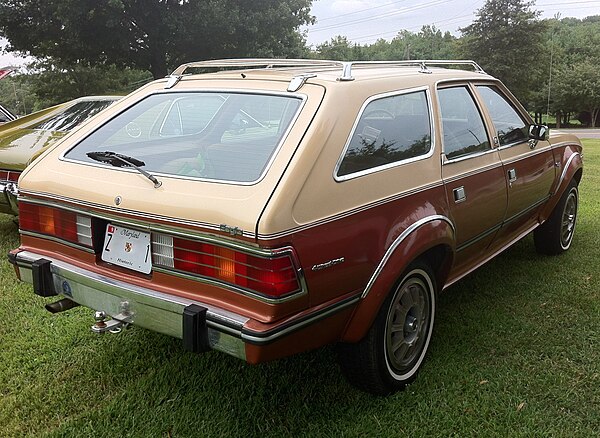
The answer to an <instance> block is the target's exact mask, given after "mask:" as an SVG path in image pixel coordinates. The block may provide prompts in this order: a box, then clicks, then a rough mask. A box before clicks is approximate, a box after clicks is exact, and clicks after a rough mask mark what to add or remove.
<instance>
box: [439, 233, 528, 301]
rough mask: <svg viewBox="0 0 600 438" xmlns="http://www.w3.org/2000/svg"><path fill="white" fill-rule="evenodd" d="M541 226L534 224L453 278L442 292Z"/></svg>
mask: <svg viewBox="0 0 600 438" xmlns="http://www.w3.org/2000/svg"><path fill="white" fill-rule="evenodd" d="M538 226H539V224H538V223H535V224H533V225H532V226H531V227H529V228H527V229H526V230H525V231H523V232H522V233H521V234H519V235H518V236H517V237H516V238H515V239H513V240H511V241H510V242H508V243H507V244H506V245H504V246H502V247H501V248H500V249H498V250H497V251H495V252H494V253H493V254H490V255H489V256H488V257H486V258H485V259H484V260H482V261H481V262H479V263H477V264H476V265H475V266H473V267H472V268H471V269H469V270H468V271H466V272H464V273H462V274H460V275H459V276H458V277H456V278H453V279H452V280H450V281H448V282H447V283H446V284H444V286H443V287H442V290H445V289H447V288H449V287H450V286H452V285H453V284H454V283H456V282H457V281H459V280H461V279H462V278H464V277H466V276H467V275H469V274H470V273H471V272H473V271H475V270H477V269H478V268H479V267H480V266H483V265H485V264H486V263H487V262H489V261H490V260H492V259H493V258H494V257H496V256H497V255H498V254H500V253H501V252H503V251H504V250H506V249H508V248H510V247H511V246H513V245H514V244H515V243H516V242H518V241H519V240H521V239H522V238H523V237H525V236H526V235H528V234H529V233H531V232H532V231H533V230H534V229H536V228H537V227H538Z"/></svg>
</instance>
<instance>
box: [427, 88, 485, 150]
mask: <svg viewBox="0 0 600 438" xmlns="http://www.w3.org/2000/svg"><path fill="white" fill-rule="evenodd" d="M438 98H439V101H440V110H441V113H442V129H443V130H444V153H445V154H446V157H447V158H449V159H456V158H461V157H464V156H467V155H470V154H474V153H479V152H486V151H488V150H490V142H489V139H488V136H487V133H486V131H485V125H484V124H483V119H482V118H481V114H480V113H479V111H478V110H477V106H476V105H475V101H474V100H473V97H472V96H471V93H469V90H468V89H467V87H453V88H443V89H441V90H438Z"/></svg>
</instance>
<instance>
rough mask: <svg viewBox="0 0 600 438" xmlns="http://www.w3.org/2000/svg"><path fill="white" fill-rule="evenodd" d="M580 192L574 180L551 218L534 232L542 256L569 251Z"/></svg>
mask: <svg viewBox="0 0 600 438" xmlns="http://www.w3.org/2000/svg"><path fill="white" fill-rule="evenodd" d="M578 207H579V191H578V189H577V181H575V180H573V181H571V183H570V184H569V186H568V187H567V189H566V190H565V192H564V193H563V195H562V196H561V198H560V201H559V202H558V204H557V205H556V207H554V210H553V211H552V213H551V214H550V217H549V218H548V220H547V221H546V222H544V223H543V224H542V225H540V226H539V227H538V228H536V230H535V231H534V232H533V241H534V243H535V249H536V251H537V252H539V253H540V254H547V255H558V254H562V253H563V252H565V251H567V250H568V249H569V248H570V247H571V243H572V242H573V236H574V234H575V225H576V221H577V209H578Z"/></svg>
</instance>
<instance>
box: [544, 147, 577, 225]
mask: <svg viewBox="0 0 600 438" xmlns="http://www.w3.org/2000/svg"><path fill="white" fill-rule="evenodd" d="M582 169H583V155H582V153H581V152H580V151H577V150H576V151H572V153H571V155H570V156H569V158H568V159H567V160H566V163H565V166H564V167H563V170H562V173H561V175H560V178H559V179H558V182H557V183H556V186H555V187H556V188H555V189H554V191H553V192H552V196H551V197H550V199H549V201H548V203H547V204H546V205H545V207H544V209H543V210H542V212H541V213H540V222H545V221H546V219H548V218H549V217H550V215H551V214H552V211H553V210H554V208H555V207H556V204H558V201H560V198H561V197H562V195H563V193H564V192H565V190H566V189H567V187H568V186H569V184H570V183H571V181H572V180H573V178H574V177H575V176H576V174H577V172H579V171H580V170H582ZM578 182H579V181H578Z"/></svg>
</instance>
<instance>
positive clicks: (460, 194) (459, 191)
mask: <svg viewBox="0 0 600 438" xmlns="http://www.w3.org/2000/svg"><path fill="white" fill-rule="evenodd" d="M452 193H453V194H454V203H455V204H458V203H460V202H464V201H466V200H467V192H466V191H465V186H460V187H457V188H455V189H453V190H452Z"/></svg>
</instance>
